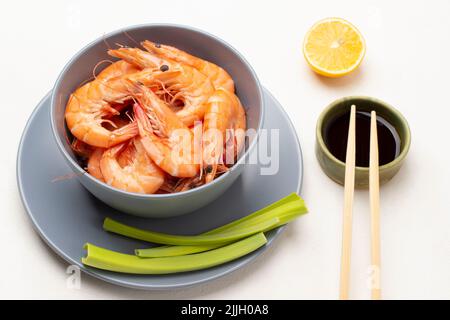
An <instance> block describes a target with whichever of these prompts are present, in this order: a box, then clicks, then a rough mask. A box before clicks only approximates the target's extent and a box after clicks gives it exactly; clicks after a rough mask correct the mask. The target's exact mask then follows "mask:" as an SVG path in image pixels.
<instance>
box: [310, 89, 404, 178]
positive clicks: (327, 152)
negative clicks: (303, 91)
mask: <svg viewBox="0 0 450 320" xmlns="http://www.w3.org/2000/svg"><path fill="white" fill-rule="evenodd" d="M349 100H365V101H370V102H374V103H376V104H378V105H380V106H382V107H384V108H386V110H387V111H388V112H390V113H392V114H393V115H394V116H396V117H397V118H398V119H400V122H401V124H402V126H403V128H404V129H405V132H406V134H405V140H404V147H403V148H402V150H401V151H400V154H399V155H398V156H397V157H396V158H395V159H394V160H392V161H391V162H388V163H386V164H384V165H382V166H380V167H379V170H380V171H384V170H389V169H391V168H395V167H396V166H397V165H399V164H401V163H402V162H403V160H404V159H405V158H406V155H407V154H408V151H409V148H410V146H411V130H410V128H409V124H408V121H407V120H406V118H405V117H404V116H403V115H402V114H401V113H400V111H398V110H397V109H395V108H394V107H393V106H391V105H390V104H389V103H386V102H384V101H383V100H380V99H378V98H374V97H370V96H364V95H354V96H346V97H342V98H340V99H337V100H334V101H333V102H331V103H330V104H329V105H328V106H327V107H326V108H325V109H324V110H323V111H322V113H321V114H320V116H319V118H318V119H317V125H316V140H317V143H318V145H319V146H320V148H321V149H322V151H323V152H324V153H325V155H326V156H327V157H328V158H329V159H331V160H332V161H333V162H334V163H336V164H337V165H338V166H340V167H345V163H344V162H343V161H341V160H339V159H338V158H336V157H335V156H334V155H333V154H332V153H331V152H330V150H329V149H328V147H327V145H326V143H325V141H324V139H323V135H322V128H323V125H324V118H325V116H326V115H327V114H328V113H329V112H330V111H331V110H333V109H334V108H336V107H338V106H339V105H341V104H342V103H344V102H347V101H349ZM396 129H397V128H396ZM355 170H356V171H358V172H367V173H368V172H369V167H361V166H355Z"/></svg>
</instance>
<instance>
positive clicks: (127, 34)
mask: <svg viewBox="0 0 450 320" xmlns="http://www.w3.org/2000/svg"><path fill="white" fill-rule="evenodd" d="M122 33H123V34H124V35H125V36H126V37H127V38H128V39H130V40H131V41H132V42H134V44H136V45H137V46H138V47H142V46H141V44H140V43H139V42H137V41H136V40H135V39H134V38H133V37H132V36H130V35H129V33H128V32H126V31H122Z"/></svg>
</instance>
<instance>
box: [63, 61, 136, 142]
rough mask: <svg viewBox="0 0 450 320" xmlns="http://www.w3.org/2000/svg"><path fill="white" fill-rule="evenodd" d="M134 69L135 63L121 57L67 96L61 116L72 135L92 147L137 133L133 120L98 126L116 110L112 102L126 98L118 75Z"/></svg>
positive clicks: (125, 99)
mask: <svg viewBox="0 0 450 320" xmlns="http://www.w3.org/2000/svg"><path fill="white" fill-rule="evenodd" d="M136 71H137V69H136V67H134V66H132V65H130V64H129V63H127V62H125V61H118V62H115V63H113V64H112V65H110V66H109V67H107V68H106V69H105V70H103V71H102V72H101V73H100V75H98V77H97V78H96V79H95V80H93V81H91V82H89V83H86V84H85V85H83V86H82V87H80V88H78V89H77V90H76V91H75V92H74V93H73V94H72V95H71V96H70V98H69V102H68V103H67V106H66V114H65V117H66V123H67V126H68V128H69V130H70V131H71V132H72V134H73V135H74V136H75V137H76V138H78V139H79V140H81V141H83V142H85V143H87V144H89V145H91V146H94V147H101V148H108V147H111V146H113V145H116V144H118V143H121V142H124V141H126V140H128V139H130V138H132V137H134V136H136V135H137V133H138V131H137V126H136V124H135V123H130V124H129V125H126V126H123V127H121V128H118V129H115V130H108V129H106V128H104V127H103V126H102V124H103V123H105V122H107V123H108V122H109V123H111V121H110V120H108V118H110V117H112V116H114V115H117V114H119V111H118V110H116V109H115V108H113V107H112V105H111V104H112V103H124V102H125V101H127V100H129V99H130V96H129V93H128V91H127V90H126V87H125V86H124V84H123V78H122V77H124V76H125V75H129V74H131V73H133V72H136Z"/></svg>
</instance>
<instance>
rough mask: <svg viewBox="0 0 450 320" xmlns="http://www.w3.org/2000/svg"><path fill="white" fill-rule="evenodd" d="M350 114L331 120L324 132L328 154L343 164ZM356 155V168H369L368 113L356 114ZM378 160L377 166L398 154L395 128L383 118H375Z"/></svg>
mask: <svg viewBox="0 0 450 320" xmlns="http://www.w3.org/2000/svg"><path fill="white" fill-rule="evenodd" d="M349 122H350V112H348V113H345V114H343V115H341V116H339V117H337V118H336V119H334V120H332V121H331V122H330V123H329V124H328V126H327V127H325V131H324V140H325V144H326V146H327V147H328V149H329V150H330V152H331V153H332V154H333V155H334V156H335V157H336V158H338V159H339V160H341V161H343V162H345V156H346V152H347V136H348V125H349ZM355 125H356V141H355V142H356V155H355V162H356V165H357V166H358V167H368V166H369V156H370V155H369V153H370V113H369V112H362V111H357V112H356V118H355ZM377 133H378V159H379V165H380V166H381V165H384V164H387V163H389V162H391V161H392V160H394V159H395V158H396V157H397V156H398V155H399V153H400V143H401V141H400V136H399V135H398V133H397V131H396V130H395V128H394V127H393V126H392V125H391V124H390V123H389V122H388V121H386V120H385V119H384V118H382V117H380V116H377Z"/></svg>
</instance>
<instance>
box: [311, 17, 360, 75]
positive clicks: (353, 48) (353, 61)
mask: <svg viewBox="0 0 450 320" xmlns="http://www.w3.org/2000/svg"><path fill="white" fill-rule="evenodd" d="M365 52H366V45H365V41H364V38H363V36H362V35H361V33H360V32H359V31H358V29H356V27H355V26H353V25H352V24H351V23H350V22H348V21H346V20H344V19H341V18H327V19H323V20H321V21H319V22H317V23H316V24H315V25H314V26H312V28H311V29H310V30H309V31H308V33H307V34H306V36H305V41H304V43H303V54H304V55H305V59H306V61H307V62H308V64H309V65H310V67H311V68H312V69H313V70H314V71H315V72H317V73H318V74H321V75H323V76H327V77H333V78H334V77H341V76H344V75H346V74H349V73H350V72H352V71H353V70H355V69H356V68H357V67H358V66H359V65H360V64H361V61H362V59H363V58H364V54H365Z"/></svg>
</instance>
